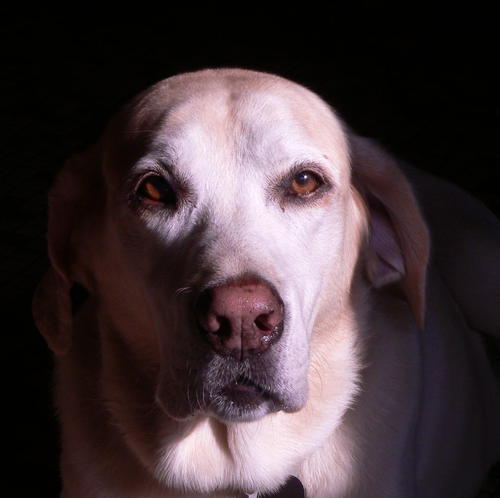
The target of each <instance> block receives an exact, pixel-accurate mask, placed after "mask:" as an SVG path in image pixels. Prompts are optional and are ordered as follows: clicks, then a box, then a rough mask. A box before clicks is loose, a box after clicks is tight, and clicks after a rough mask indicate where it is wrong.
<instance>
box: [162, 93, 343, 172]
mask: <svg viewBox="0 0 500 498" xmlns="http://www.w3.org/2000/svg"><path fill="white" fill-rule="evenodd" d="M155 142H156V144H157V145H158V146H159V147H161V146H162V145H163V146H165V145H167V144H168V147H169V149H172V150H175V151H176V155H177V157H178V158H179V162H180V164H179V166H181V167H182V164H184V165H186V167H189V168H193V167H196V165H197V164H198V165H199V167H203V168H204V169H205V168H206V167H210V168H213V167H216V168H217V169H221V170H228V169H230V170H233V169H234V168H248V167H249V166H251V167H252V168H254V169H259V170H260V169H262V170H264V171H269V170H271V171H273V172H274V171H276V173H278V172H282V171H286V170H287V169H288V168H289V167H290V166H291V165H292V164H296V163H298V162H307V161H311V162H316V163H319V164H325V162H326V164H329V165H330V166H332V168H331V173H332V175H333V177H334V179H336V180H337V181H340V180H341V179H342V178H340V177H343V176H345V174H346V173H347V169H348V168H347V165H348V152H347V150H348V148H347V144H346V140H345V137H344V134H343V131H342V127H341V125H340V122H339V121H338V119H337V118H336V117H335V116H334V115H333V113H332V111H331V110H330V109H329V108H328V107H327V106H326V105H325V104H324V103H323V102H322V101H321V99H319V98H318V97H317V96H316V95H314V94H313V93H312V92H309V91H308V90H306V89H303V88H302V87H298V86H297V88H287V87H285V86H284V87H283V88H281V86H280V85H277V86H276V85H275V86H274V87H272V88H258V89H244V90H242V89H239V88H236V89H231V88H224V89H221V90H219V91H211V92H209V93H204V94H201V95H195V96H192V97H191V98H190V99H189V100H188V101H186V102H183V103H181V104H177V105H176V107H175V109H172V110H170V111H169V112H168V113H166V119H165V122H164V126H163V127H162V132H161V133H159V134H158V135H157V136H156V140H155ZM271 171H269V172H271Z"/></svg>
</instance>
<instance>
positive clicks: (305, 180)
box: [290, 169, 323, 196]
mask: <svg viewBox="0 0 500 498" xmlns="http://www.w3.org/2000/svg"><path fill="white" fill-rule="evenodd" d="M321 185H323V180H322V179H321V178H320V177H319V176H318V175H317V174H316V173H314V171H311V170H307V169H306V170H303V171H300V172H299V173H297V174H296V175H295V176H294V177H293V180H292V183H291V184H290V193H291V194H294V195H300V196H304V195H309V194H312V193H313V192H314V191H315V190H317V189H318V188H319V187H321Z"/></svg>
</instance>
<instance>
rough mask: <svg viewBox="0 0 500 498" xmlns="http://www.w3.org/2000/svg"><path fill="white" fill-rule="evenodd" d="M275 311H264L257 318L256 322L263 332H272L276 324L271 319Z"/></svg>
mask: <svg viewBox="0 0 500 498" xmlns="http://www.w3.org/2000/svg"><path fill="white" fill-rule="evenodd" d="M273 313H274V310H271V311H270V312H269V313H262V314H261V315H259V316H258V317H257V318H256V319H255V320H254V323H255V325H256V326H257V328H258V329H259V330H262V331H263V332H270V331H271V330H273V328H274V327H275V326H276V325H275V324H274V323H273V321H272V320H271V315H272V314H273Z"/></svg>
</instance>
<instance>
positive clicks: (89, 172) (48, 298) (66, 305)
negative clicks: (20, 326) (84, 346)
mask: <svg viewBox="0 0 500 498" xmlns="http://www.w3.org/2000/svg"><path fill="white" fill-rule="evenodd" d="M99 161H100V151H99V148H98V146H94V147H92V148H90V149H89V150H88V151H86V152H84V153H82V154H78V155H75V156H73V157H71V158H70V159H68V160H67V161H66V163H65V165H64V167H63V169H62V170H61V171H60V172H59V174H58V175H57V176H56V179H55V181H54V183H53V185H52V188H51V190H50V192H49V213H48V214H49V216H48V230H47V239H48V240H47V241H48V253H49V259H50V263H51V267H50V268H49V270H48V271H47V273H46V274H45V276H44V277H43V278H42V280H41V281H40V283H39V284H38V287H37V289H36V292H35V295H34V297H33V317H34V319H35V323H36V325H37V327H38V330H39V331H40V332H41V334H42V335H43V336H44V338H45V340H46V341H47V343H48V345H49V347H50V348H51V349H52V351H53V352H54V353H56V354H64V353H66V352H67V351H68V349H69V348H70V346H71V334H72V308H73V306H72V299H71V293H72V292H71V291H72V288H73V287H74V285H75V281H74V275H73V264H74V258H73V256H74V250H73V249H74V248H73V246H74V244H75V241H74V237H73V235H74V233H75V231H77V229H78V227H79V225H80V224H81V221H82V219H83V217H84V216H85V210H86V207H88V205H89V202H90V201H91V200H92V197H94V196H93V195H92V190H93V186H94V185H95V183H96V176H97V171H98V166H99Z"/></svg>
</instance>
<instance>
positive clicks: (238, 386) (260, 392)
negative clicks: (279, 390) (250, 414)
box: [221, 376, 271, 405]
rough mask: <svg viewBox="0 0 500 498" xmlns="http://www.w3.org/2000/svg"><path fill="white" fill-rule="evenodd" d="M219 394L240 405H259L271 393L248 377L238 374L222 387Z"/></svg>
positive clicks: (268, 397) (267, 398)
mask: <svg viewBox="0 0 500 498" xmlns="http://www.w3.org/2000/svg"><path fill="white" fill-rule="evenodd" d="M221 394H222V395H223V396H224V397H225V398H227V399H229V400H230V401H233V402H235V403H238V404H241V405H259V404H261V403H263V402H264V401H267V400H269V399H270V397H271V394H270V392H269V391H268V390H266V389H264V388H263V387H261V386H260V385H258V384H257V383H255V382H254V381H253V380H252V379H250V378H249V377H244V376H239V377H238V378H237V379H236V380H235V381H233V382H230V383H229V384H227V385H226V386H225V387H223V388H222V390H221Z"/></svg>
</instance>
